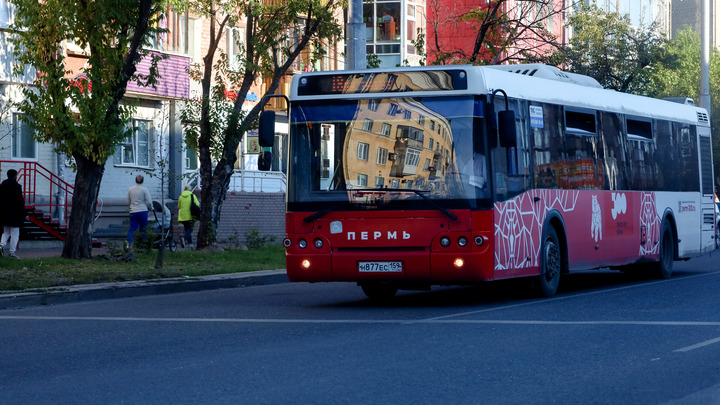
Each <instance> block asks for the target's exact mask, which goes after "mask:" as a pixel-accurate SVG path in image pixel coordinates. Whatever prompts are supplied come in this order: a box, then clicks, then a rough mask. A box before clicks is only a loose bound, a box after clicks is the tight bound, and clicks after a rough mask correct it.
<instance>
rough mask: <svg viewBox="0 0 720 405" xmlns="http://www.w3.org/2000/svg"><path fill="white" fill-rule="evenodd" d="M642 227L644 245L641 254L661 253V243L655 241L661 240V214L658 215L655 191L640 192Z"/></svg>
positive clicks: (641, 247) (641, 246)
mask: <svg viewBox="0 0 720 405" xmlns="http://www.w3.org/2000/svg"><path fill="white" fill-rule="evenodd" d="M640 195H641V197H640V198H641V201H640V227H641V228H640V229H643V230H644V232H643V235H642V239H643V240H644V241H645V244H644V245H640V256H645V255H655V254H658V253H659V249H660V245H659V244H657V243H655V241H659V240H660V215H658V210H657V204H656V203H655V193H640Z"/></svg>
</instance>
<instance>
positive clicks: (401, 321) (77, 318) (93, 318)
mask: <svg viewBox="0 0 720 405" xmlns="http://www.w3.org/2000/svg"><path fill="white" fill-rule="evenodd" d="M0 320H24V321H33V320H42V321H110V322H207V323H287V324H293V323H296V324H303V323H304V324H398V325H400V324H410V323H422V324H446V325H450V324H457V325H461V324H467V325H540V326H543V325H590V326H597V325H635V326H714V327H717V326H720V321H718V322H711V321H709V322H694V321H542V320H522V319H442V320H435V319H430V320H418V321H413V320H409V319H282V318H276V319H273V318H258V319H253V318H140V317H111V316H109V317H102V316H87V317H84V316H0ZM716 341H720V338H718V339H716ZM710 343H715V342H710ZM710 343H708V344H710Z"/></svg>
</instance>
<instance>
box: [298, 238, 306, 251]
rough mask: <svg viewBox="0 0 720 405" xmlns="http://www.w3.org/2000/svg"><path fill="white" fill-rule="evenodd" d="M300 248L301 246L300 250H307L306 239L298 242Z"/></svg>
mask: <svg viewBox="0 0 720 405" xmlns="http://www.w3.org/2000/svg"><path fill="white" fill-rule="evenodd" d="M298 246H300V249H305V248H306V247H307V242H306V241H305V239H300V240H299V241H298Z"/></svg>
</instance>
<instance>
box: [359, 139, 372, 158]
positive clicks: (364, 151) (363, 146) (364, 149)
mask: <svg viewBox="0 0 720 405" xmlns="http://www.w3.org/2000/svg"><path fill="white" fill-rule="evenodd" d="M369 151H370V144H368V143H364V142H358V147H357V158H358V159H359V160H364V161H366V162H367V160H368V154H369V153H368V152H369Z"/></svg>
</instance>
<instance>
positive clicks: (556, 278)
mask: <svg viewBox="0 0 720 405" xmlns="http://www.w3.org/2000/svg"><path fill="white" fill-rule="evenodd" d="M560 249H561V247H560V243H559V240H558V236H557V232H556V231H555V228H553V227H550V228H549V229H548V231H547V232H546V233H545V237H544V238H543V242H542V246H541V248H540V275H539V276H538V292H539V293H540V295H541V296H543V297H552V296H553V295H555V293H556V292H557V289H558V286H559V285H560V273H562V251H561V250H560Z"/></svg>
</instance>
